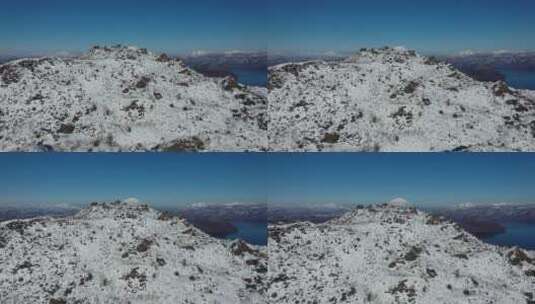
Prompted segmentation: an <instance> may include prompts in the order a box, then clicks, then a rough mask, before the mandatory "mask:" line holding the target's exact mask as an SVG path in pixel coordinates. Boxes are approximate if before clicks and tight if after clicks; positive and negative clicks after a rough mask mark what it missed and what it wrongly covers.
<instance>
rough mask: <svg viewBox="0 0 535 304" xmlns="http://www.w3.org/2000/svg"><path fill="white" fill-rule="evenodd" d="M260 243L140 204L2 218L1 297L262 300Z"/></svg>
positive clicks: (8, 300)
mask: <svg viewBox="0 0 535 304" xmlns="http://www.w3.org/2000/svg"><path fill="white" fill-rule="evenodd" d="M266 272H267V258H266V252H265V249H264V248H263V247H255V246H251V245H248V244H246V243H244V242H242V241H223V240H218V239H214V238H211V237H209V236H207V235H205V234H204V233H203V232H201V231H199V230H197V229H196V228H194V227H192V226H190V225H189V224H188V223H186V221H185V220H183V219H180V218H178V217H172V216H168V215H166V214H164V213H160V212H158V211H155V210H153V209H150V208H149V207H147V206H146V205H139V204H133V203H113V204H93V205H92V206H90V207H88V208H86V209H83V210H81V211H80V212H79V213H78V214H77V215H75V216H73V217H66V218H61V219H52V218H38V219H33V220H24V221H8V222H3V223H0V303H2V304H18V303H36V304H38V303H43V304H65V303H80V304H82V303H113V304H117V303H182V304H186V303H188V304H193V303H195V304H197V303H210V304H212V303H229V304H236V303H244V304H250V303H265V300H264V299H265V297H264V295H263V293H264V291H265V289H266V287H265V284H264V277H265V275H266Z"/></svg>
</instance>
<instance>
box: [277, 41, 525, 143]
mask: <svg viewBox="0 0 535 304" xmlns="http://www.w3.org/2000/svg"><path fill="white" fill-rule="evenodd" d="M269 90H270V92H269V97H268V99H269V109H268V113H269V119H270V124H269V131H268V137H269V148H270V149H271V150H275V151H281V150H282V151H287V150H299V151H317V150H322V151H342V150H352V151H513V150H522V151H533V150H535V92H534V91H528V90H515V89H512V88H509V87H508V86H507V85H506V84H505V83H503V82H496V83H491V82H479V81H476V80H474V79H472V78H470V77H468V76H466V75H464V74H462V73H461V72H459V71H458V70H456V69H454V68H452V67H451V66H449V65H447V64H444V63H439V62H437V61H436V60H434V59H433V58H427V57H424V56H420V55H418V54H416V53H415V52H414V51H407V50H404V49H400V48H396V49H392V48H383V49H363V50H361V51H360V52H359V53H358V54H356V55H355V56H353V57H350V58H348V59H347V60H345V61H344V62H324V61H310V62H304V63H289V64H281V65H277V66H274V67H271V68H270V69H269Z"/></svg>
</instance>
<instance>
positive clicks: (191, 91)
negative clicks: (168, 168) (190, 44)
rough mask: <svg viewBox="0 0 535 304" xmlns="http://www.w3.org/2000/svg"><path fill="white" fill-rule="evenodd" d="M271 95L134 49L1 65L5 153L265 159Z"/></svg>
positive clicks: (0, 134) (0, 138)
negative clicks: (247, 154)
mask: <svg viewBox="0 0 535 304" xmlns="http://www.w3.org/2000/svg"><path fill="white" fill-rule="evenodd" d="M265 95H266V93H265V92H262V90H261V89H259V88H249V87H246V86H243V85H240V84H239V83H236V81H235V80H234V79H232V78H230V77H227V78H208V77H204V76H202V75H201V74H199V73H197V72H195V71H193V70H192V69H190V68H188V67H186V66H185V65H184V64H183V63H182V61H180V60H175V59H171V58H169V57H167V56H166V55H161V56H156V55H153V54H152V53H150V52H148V51H147V50H145V49H139V48H134V47H122V46H116V47H111V48H108V47H94V48H93V49H91V50H90V51H89V52H88V53H87V54H86V55H84V56H82V57H80V58H74V59H59V58H42V59H23V60H17V61H13V62H9V63H6V64H3V65H0V150H1V151H43V150H45V151H49V150H55V151H249V150H252V151H258V150H265V149H266V148H267V133H266V132H267V131H266V130H267V113H266V108H267V105H266V102H267V101H266V97H265Z"/></svg>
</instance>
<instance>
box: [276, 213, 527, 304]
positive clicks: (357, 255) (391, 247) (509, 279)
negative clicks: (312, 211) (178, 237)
mask: <svg viewBox="0 0 535 304" xmlns="http://www.w3.org/2000/svg"><path fill="white" fill-rule="evenodd" d="M268 253H269V283H270V287H269V289H268V295H269V297H270V299H271V300H272V301H273V303H303V301H305V302H306V303H416V304H418V303H423V304H428V303H437V304H442V303H444V304H445V303H448V304H449V303H451V304H454V303H505V304H506V303H511V304H513V303H527V304H531V303H534V302H533V301H534V298H533V290H535V289H534V288H535V277H534V276H533V273H535V252H528V251H525V250H522V249H518V248H513V249H508V248H502V247H497V246H492V245H488V244H485V243H482V242H481V241H479V240H478V239H476V238H475V237H473V236H472V235H470V234H468V233H466V232H464V231H463V230H462V229H460V228H459V227H458V226H457V225H455V224H452V223H449V222H445V221H443V220H441V219H440V218H437V217H434V216H431V215H428V214H426V213H423V212H420V211H417V210H416V209H414V208H398V207H395V206H391V205H389V204H385V205H381V206H370V207H366V208H364V207H359V208H357V209H355V210H353V211H351V212H349V213H347V214H345V215H343V216H342V217H340V218H337V219H334V220H332V221H330V222H327V223H324V224H312V223H306V222H305V223H297V224H290V225H274V226H270V227H269V246H268Z"/></svg>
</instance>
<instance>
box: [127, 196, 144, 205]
mask: <svg viewBox="0 0 535 304" xmlns="http://www.w3.org/2000/svg"><path fill="white" fill-rule="evenodd" d="M123 202H125V203H127V204H131V205H137V204H140V203H141V201H140V200H139V199H137V198H135V197H129V198H127V199H124V200H123Z"/></svg>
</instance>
